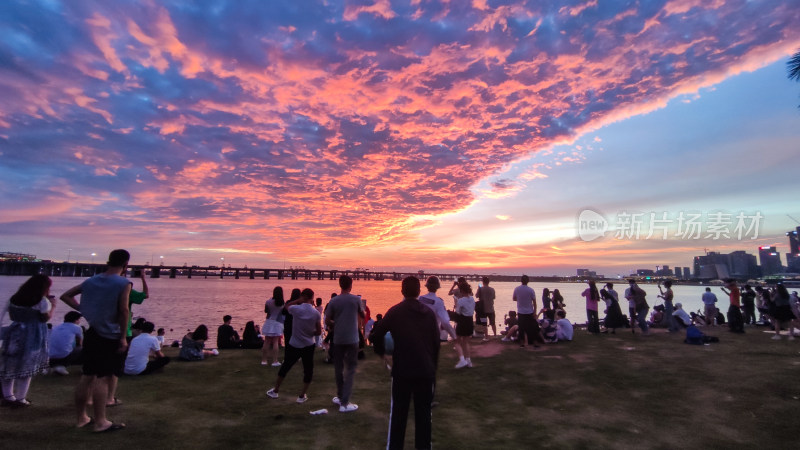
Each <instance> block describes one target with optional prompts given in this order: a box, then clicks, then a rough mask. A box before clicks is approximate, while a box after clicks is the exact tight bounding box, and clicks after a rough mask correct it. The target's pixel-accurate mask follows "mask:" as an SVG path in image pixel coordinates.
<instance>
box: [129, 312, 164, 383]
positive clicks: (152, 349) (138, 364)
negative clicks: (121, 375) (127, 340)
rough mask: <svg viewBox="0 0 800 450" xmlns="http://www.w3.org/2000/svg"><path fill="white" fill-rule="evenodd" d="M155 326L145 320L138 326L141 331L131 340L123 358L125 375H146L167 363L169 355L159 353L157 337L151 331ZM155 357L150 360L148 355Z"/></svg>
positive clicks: (159, 346) (159, 347)
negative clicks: (126, 355) (126, 354)
mask: <svg viewBox="0 0 800 450" xmlns="http://www.w3.org/2000/svg"><path fill="white" fill-rule="evenodd" d="M155 328H156V326H155V325H153V322H145V323H144V324H142V326H141V327H140V330H141V333H140V334H139V335H138V336H136V337H135V338H133V340H131V345H130V348H129V349H128V357H127V358H125V374H126V375H147V374H151V373H153V372H155V371H156V370H159V369H161V368H162V367H164V366H166V365H167V364H169V357H168V356H164V354H163V353H161V345H160V344H159V343H158V339H156V337H155V336H153V335H152V334H151V333H152V332H153V330H155ZM151 354H152V355H154V356H155V359H153V360H150V355H151Z"/></svg>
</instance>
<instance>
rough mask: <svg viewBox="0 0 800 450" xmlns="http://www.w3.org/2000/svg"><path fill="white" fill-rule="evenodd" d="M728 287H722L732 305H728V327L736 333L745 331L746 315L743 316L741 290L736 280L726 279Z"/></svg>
mask: <svg viewBox="0 0 800 450" xmlns="http://www.w3.org/2000/svg"><path fill="white" fill-rule="evenodd" d="M726 286H727V287H728V289H730V291H729V290H728V289H725V288H724V287H723V288H722V292H724V293H726V294H727V295H728V298H729V299H730V302H731V304H730V306H729V307H728V329H730V331H732V332H734V333H744V317H742V305H741V292H740V291H739V286H737V285H736V280H734V279H729V280H726Z"/></svg>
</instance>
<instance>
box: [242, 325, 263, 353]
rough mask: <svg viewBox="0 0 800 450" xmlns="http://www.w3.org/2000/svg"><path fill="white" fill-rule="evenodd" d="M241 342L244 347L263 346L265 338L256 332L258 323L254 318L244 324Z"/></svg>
mask: <svg viewBox="0 0 800 450" xmlns="http://www.w3.org/2000/svg"><path fill="white" fill-rule="evenodd" d="M241 344H242V348H261V347H262V346H263V345H264V339H263V338H261V337H260V336H259V335H258V332H256V324H255V322H253V321H252V320H251V321H249V322H247V324H245V326H244V333H242V341H241Z"/></svg>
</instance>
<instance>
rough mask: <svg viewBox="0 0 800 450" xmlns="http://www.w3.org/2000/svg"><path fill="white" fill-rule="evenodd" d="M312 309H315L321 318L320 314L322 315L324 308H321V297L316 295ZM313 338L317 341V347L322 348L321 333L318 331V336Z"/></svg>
mask: <svg viewBox="0 0 800 450" xmlns="http://www.w3.org/2000/svg"><path fill="white" fill-rule="evenodd" d="M314 309H316V310H317V312H318V313H319V316H320V318H321V317H322V315H323V311H324V309H323V308H322V298H321V297H317V303H316V305H315V306H314ZM314 340H315V341H316V342H317V347H319V348H322V333H320V334H319V336H317V337H316V338H315V339H314Z"/></svg>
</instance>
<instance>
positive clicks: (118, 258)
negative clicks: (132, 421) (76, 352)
mask: <svg viewBox="0 0 800 450" xmlns="http://www.w3.org/2000/svg"><path fill="white" fill-rule="evenodd" d="M129 260H130V253H128V252H127V251H126V250H121V249H118V250H113V251H112V252H111V253H110V254H109V255H108V267H107V268H106V271H105V272H103V273H101V274H98V275H95V276H93V277H91V278H89V279H88V280H86V281H84V282H83V283H81V284H79V285H78V286H75V287H72V288H71V289H69V290H68V291H67V292H65V293H64V294H62V295H61V300H62V301H64V303H66V304H67V305H69V306H70V307H71V308H73V309H76V310H79V311H80V312H81V314H83V317H84V318H85V319H86V321H87V322H89V329H88V330H87V331H86V334H85V336H84V344H83V358H84V362H83V375H82V376H81V379H80V381H79V382H78V386H77V387H76V388H75V407H76V413H77V424H76V425H77V427H78V428H81V427H85V426H87V425H89V423H90V422H92V421H94V427H93V428H94V431H95V432H103V431H114V430H120V429H123V428H125V424H123V423H114V422H111V421H110V420H108V419H107V418H106V401H107V400H108V392H109V391H108V388H109V386H108V382H107V381H106V380H104V378H106V377H110V376H112V375H117V376H118V375H119V374H120V373H122V368H123V365H124V363H125V352H126V351H127V350H128V341H127V339H126V336H125V334H126V333H125V329H126V327H127V326H128V298H129V297H130V293H131V283H130V281H128V279H127V278H125V277H123V276H122V273H123V272H125V270H126V268H127V266H128V261H129ZM77 295H80V296H81V301H80V302H78V301H77V300H76V299H75V296H77ZM90 395H91V398H92V402H93V409H94V419H91V418H89V416H88V415H87V414H86V406H87V404H88V402H89V396H90Z"/></svg>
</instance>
